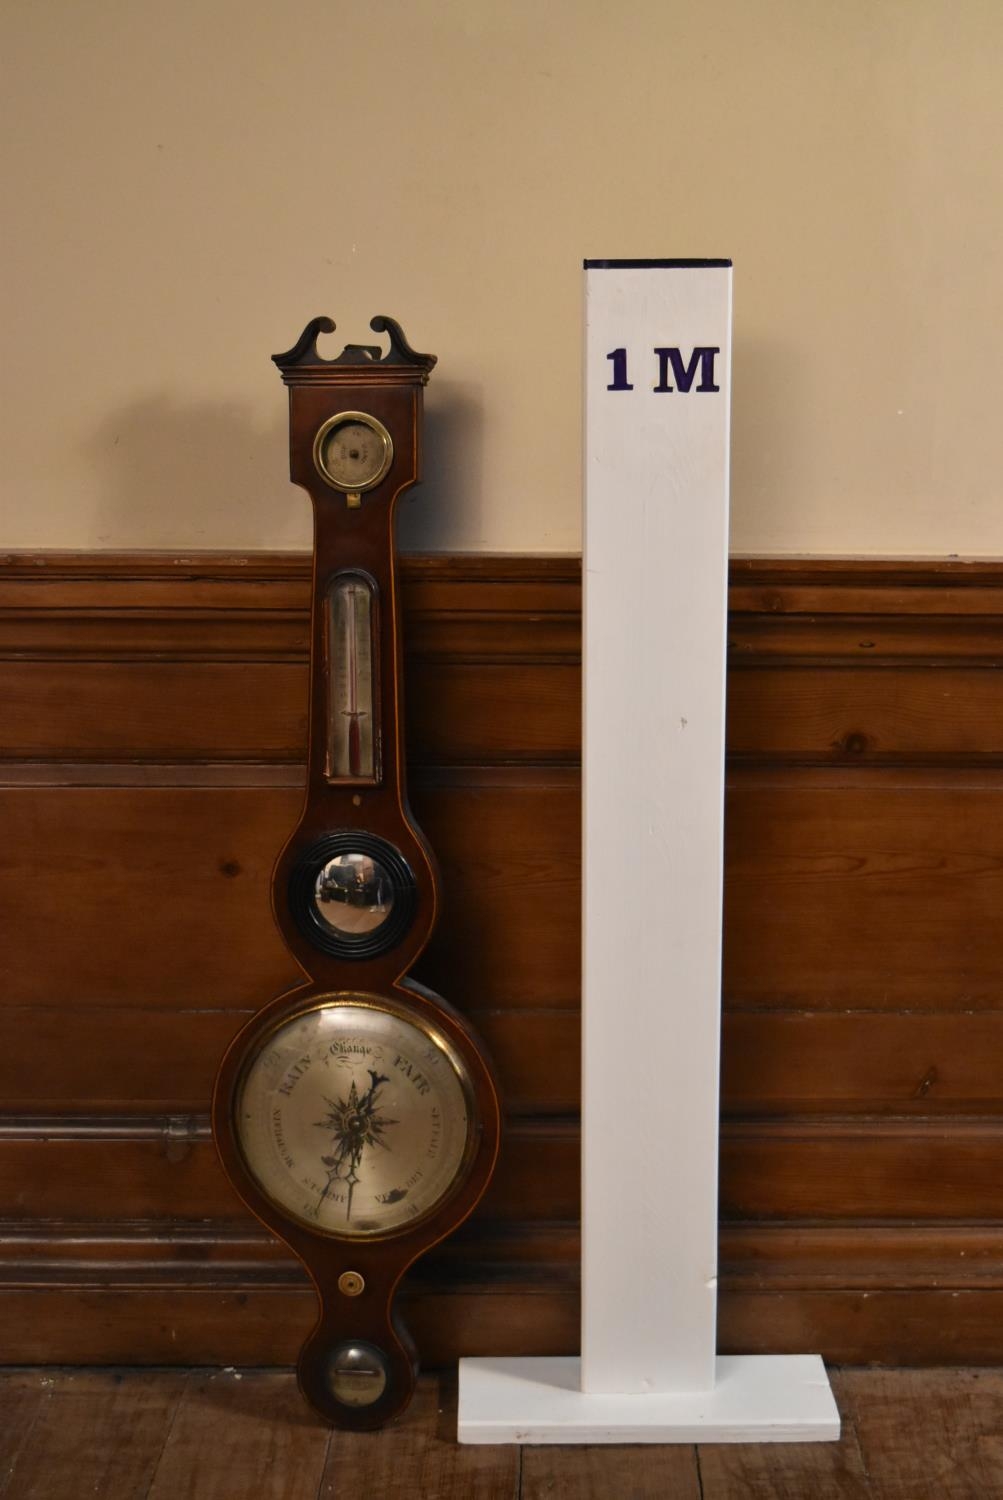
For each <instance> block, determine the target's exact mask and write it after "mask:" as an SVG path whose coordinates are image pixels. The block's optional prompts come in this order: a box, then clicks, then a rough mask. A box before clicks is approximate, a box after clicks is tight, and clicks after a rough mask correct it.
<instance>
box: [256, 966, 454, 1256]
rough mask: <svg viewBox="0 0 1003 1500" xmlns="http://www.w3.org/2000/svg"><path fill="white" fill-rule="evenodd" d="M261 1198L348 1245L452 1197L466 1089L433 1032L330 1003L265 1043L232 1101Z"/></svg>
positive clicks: (375, 1008) (351, 1004)
mask: <svg viewBox="0 0 1003 1500" xmlns="http://www.w3.org/2000/svg"><path fill="white" fill-rule="evenodd" d="M236 1113H237V1130H238V1134H239V1137H240V1144H241V1150H242V1152H243V1154H244V1159H245V1161H246V1163H247V1167H248V1170H249V1171H250V1172H251V1174H252V1176H253V1177H254V1178H255V1180H256V1181H257V1183H258V1185H259V1186H260V1188H261V1190H262V1192H264V1193H265V1194H266V1195H267V1196H268V1198H270V1199H271V1201H272V1202H273V1203H275V1204H276V1205H277V1206H278V1207H279V1208H282V1209H284V1210H285V1211H286V1212H287V1213H288V1214H290V1215H291V1216H292V1217H294V1218H296V1219H298V1220H300V1222H301V1223H303V1224H307V1225H310V1226H311V1227H315V1228H317V1229H319V1230H322V1231H323V1232H325V1233H327V1234H335V1235H341V1236H343V1237H345V1238H347V1239H365V1238H367V1237H369V1236H373V1235H385V1234H393V1233H395V1232H397V1231H398V1230H400V1229H402V1228H406V1227H407V1226H409V1225H411V1224H413V1223H414V1222H415V1220H417V1219H421V1218H424V1217H425V1216H426V1215H428V1214H429V1213H430V1212H431V1211H432V1210H433V1209H434V1208H435V1207H436V1206H437V1204H439V1203H440V1202H441V1200H442V1199H443V1198H444V1197H445V1196H446V1195H447V1194H448V1193H451V1192H453V1191H454V1190H455V1189H456V1187H457V1186H458V1184H459V1182H460V1181H461V1179H462V1175H463V1170H464V1166H465V1164H466V1162H467V1160H468V1158H469V1156H470V1147H471V1144H472V1139H473V1138H472V1135H471V1085H470V1079H469V1075H468V1073H467V1070H466V1068H465V1066H464V1064H463V1062H462V1060H461V1058H460V1057H459V1056H458V1054H457V1053H455V1052H454V1051H453V1050H452V1049H451V1048H450V1047H449V1045H448V1044H447V1043H446V1042H445V1040H444V1039H443V1038H442V1037H441V1036H439V1035H438V1034H437V1033H436V1032H435V1030H434V1029H433V1028H432V1027H431V1026H426V1025H423V1024H421V1023H420V1022H418V1021H417V1020H416V1019H412V1018H409V1017H407V1016H406V1015H404V1014H403V1013H399V1012H396V1011H394V1010H392V1009H390V1008H389V1007H388V1006H387V1005H386V1003H385V1002H381V1001H380V999H379V997H368V996H364V995H336V996H331V998H330V999H329V1000H326V1001H324V1002H323V1003H322V1004H319V1005H313V1006H311V1008H310V1009H309V1010H306V1011H304V1012H303V1013H302V1014H301V1015H297V1016H292V1017H290V1018H289V1019H288V1020H286V1021H284V1022H282V1023H281V1024H280V1025H279V1026H277V1027H276V1029H275V1031H274V1032H273V1033H272V1034H271V1035H270V1036H268V1037H267V1038H265V1039H264V1041H263V1042H262V1043H261V1045H260V1048H259V1050H258V1051H257V1053H256V1055H254V1056H253V1057H252V1058H251V1059H250V1060H249V1063H248V1066H247V1069H246V1072H245V1074H244V1076H243V1078H242V1080H241V1083H240V1086H239V1091H238V1094H237V1106H236Z"/></svg>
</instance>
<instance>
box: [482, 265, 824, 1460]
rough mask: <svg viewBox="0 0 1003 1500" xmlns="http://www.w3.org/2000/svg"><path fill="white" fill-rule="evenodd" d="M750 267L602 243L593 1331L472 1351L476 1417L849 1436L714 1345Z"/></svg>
mask: <svg viewBox="0 0 1003 1500" xmlns="http://www.w3.org/2000/svg"><path fill="white" fill-rule="evenodd" d="M731 281H732V272H731V263H730V262H729V261H697V260H658V261H641V260H636V261H633V260H632V261H626V260H617V261H586V262H585V297H586V319H585V500H584V545H583V577H584V684H585V709H584V726H583V826H584V838H583V880H584V894H583V910H582V916H583V995H582V1011H583V1017H582V1021H583V1066H582V1195H583V1204H582V1353H581V1358H580V1359H578V1358H573V1357H554V1358H524V1359H521V1358H497V1359H492V1358H478V1359H465V1360H462V1361H461V1363H460V1403H459V1438H460V1441H461V1442H471V1443H492V1442H494V1443H497V1442H525V1443H572V1442H583V1443H598V1442H613V1443H623V1442H728V1441H735V1442H738V1441H745V1442H748V1441H778V1440H798V1441H807V1440H811V1439H817V1440H824V1439H834V1438H837V1437H838V1436H839V1416H838V1412H837V1410H836V1405H835V1402H834V1400H833V1397H832V1392H831V1390H830V1387H829V1382H828V1379H827V1377H826V1374H825V1367H824V1365H823V1363H822V1360H821V1358H820V1357H819V1356H818V1355H765V1356H763V1355H760V1356H724V1357H718V1355H717V1352H716V1310H717V1177H718V1078H719V1071H720V1011H721V896H722V863H723V852H722V851H723V841H722V834H723V796H724V688H725V637H726V627H727V567H728V466H729V413H730V402H731Z"/></svg>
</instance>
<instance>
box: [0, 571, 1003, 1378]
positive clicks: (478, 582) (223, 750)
mask: <svg viewBox="0 0 1003 1500" xmlns="http://www.w3.org/2000/svg"><path fill="white" fill-rule="evenodd" d="M403 586H404V604H405V610H406V613H407V617H408V642H409V654H408V681H407V687H408V703H409V716H410V723H411V747H412V759H413V761H414V765H415V771H414V776H413V797H414V802H415V806H416V811H417V812H418V814H419V816H420V818H421V820H422V822H423V824H425V826H427V829H428V831H429V835H430V837H431V838H432V839H433V841H434V842H435V844H436V846H437V848H438V849H439V851H440V854H441V856H442V863H443V867H444V875H445V888H446V909H445V911H444V914H443V922H442V927H441V929H440V933H439V935H438V937H437V938H436V940H435V941H434V942H433V945H432V946H431V948H430V949H429V951H428V953H427V954H426V955H425V956H424V957H423V960H422V970H421V972H422V974H423V976H424V977H426V978H427V979H428V980H429V981H430V982H432V983H434V984H435V985H436V986H437V987H438V988H441V990H442V991H443V993H445V994H447V995H449V996H450V997H451V998H452V999H454V1000H455V1002H456V1003H458V1004H459V1005H461V1007H463V1008H464V1009H465V1010H467V1011H468V1012H469V1013H470V1014H471V1015H472V1016H473V1017H474V1019H475V1022H476V1024H477V1025H478V1026H479V1027H480V1028H481V1030H482V1031H483V1032H484V1034H485V1036H486V1037H487V1039H488V1041H489V1044H490V1045H491V1047H492V1050H493V1051H494V1053H495V1056H496V1058H497V1061H498V1064H499V1068H500V1072H501V1076H502V1081H503V1087H504V1091H505V1095H506V1102H507V1106H508V1110H509V1113H510V1115H511V1117H512V1119H513V1126H512V1129H511V1131H510V1136H509V1143H508V1146H507V1149H506V1160H505V1165H504V1166H503V1170H502V1175H501V1176H500V1178H499V1183H498V1187H497V1190H496V1193H495V1194H494V1195H493V1196H492V1197H491V1198H490V1199H489V1200H488V1201H487V1202H486V1203H485V1205H484V1206H483V1208H482V1211H481V1213H480V1214H479V1215H478V1217H477V1219H476V1220H475V1221H473V1222H472V1223H471V1224H470V1225H469V1226H468V1228H467V1229H466V1230H465V1231H464V1232H463V1233H462V1234H461V1236H460V1237H459V1238H458V1239H457V1241H455V1242H454V1243H453V1244H452V1245H450V1246H449V1247H444V1248H443V1250H442V1251H440V1252H439V1254H438V1255H437V1256H435V1257H433V1258H432V1260H430V1262H429V1266H428V1269H427V1274H426V1275H425V1276H424V1278H421V1277H418V1278H415V1280H414V1282H413V1285H412V1287H411V1291H410V1294H409V1295H410V1298H411V1303H412V1306H411V1310H410V1312H409V1318H410V1320H411V1322H412V1324H413V1325H414V1326H415V1327H416V1329H418V1331H419V1333H420V1335H421V1338H422V1343H423V1345H424V1346H425V1347H426V1348H428V1349H429V1350H430V1351H431V1352H432V1354H433V1357H435V1358H438V1357H441V1358H450V1357H452V1356H454V1355H455V1354H456V1353H457V1352H458V1351H459V1350H461V1349H468V1350H473V1349H477V1350H478V1351H479V1352H483V1350H484V1349H496V1350H497V1351H498V1352H519V1351H520V1350H523V1351H525V1352H534V1353H555V1352H561V1351H564V1350H570V1349H572V1348H574V1347H575V1344H576V1340H577V1287H576V1257H577V1229H576V1224H575V1213H576V1202H577V1197H576V1194H577V1125H576V1121H575V1112H576V1110H577V1106H578V1077H577V1049H578V1016H577V1006H578V985H579V973H578V926H577V922H578V881H579V868H578V774H577V760H578V755H579V692H578V656H579V650H580V608H579V607H580V583H579V572H578V565H577V562H576V560H575V559H564V558H545V559H531V558H504V559H498V558H481V557H471V558H462V559H460V558H448V557H443V558H438V557H437V558H423V559H408V560H407V561H406V563H405V568H404V580H403ZM308 597H309V585H308V577H307V566H306V559H304V558H300V557H296V556H288V555H283V554H280V555H273V556H267V555H263V556H260V557H252V558H227V557H222V556H211V555H207V556H201V557H200V556H198V555H195V556H190V557H187V558H176V557H173V556H155V555H149V556H129V555H107V556H100V555H96V556H93V557H83V556H74V555H67V556H63V557H60V556H58V555H52V554H50V555H48V556H45V557H42V558H31V557H27V556H13V557H9V558H7V559H6V560H4V561H2V562H0V693H2V694H3V701H4V705H5V714H4V719H3V728H2V730H0V829H2V831H3V838H2V840H0V909H2V912H3V920H4V926H5V932H6V933H7V938H6V942H5V947H4V949H3V952H2V956H0V961H2V972H3V978H4V984H3V985H2V986H0V1194H2V1205H0V1313H2V1316H3V1318H4V1324H5V1340H4V1349H5V1356H4V1357H6V1358H9V1359H23V1360H32V1359H46V1358H48V1359H65V1360H69V1361H73V1360H84V1361H86V1360H91V1359H97V1360H100V1359H110V1360H132V1361H135V1360H140V1361H143V1360H151V1361H154V1362H158V1361H163V1362H167V1363H170V1362H175V1361H176V1362H181V1363H183V1362H185V1361H186V1360H192V1359H194V1360H199V1359H203V1358H204V1359H208V1360H211V1361H219V1362H223V1363H232V1362H234V1360H239V1359H245V1360H248V1361H250V1362H254V1361H257V1360H269V1359H278V1360H280V1361H288V1360H289V1359H290V1358H291V1357H292V1355H293V1352H294V1350H295V1348H296V1347H297V1345H298V1343H299V1341H300V1339H301V1337H302V1334H303V1332H305V1331H306V1329H307V1328H308V1326H309V1323H310V1321H311V1320H312V1315H313V1304H312V1294H311V1293H310V1290H309V1288H308V1286H307V1285H306V1283H305V1282H304V1280H303V1278H302V1273H301V1272H300V1271H299V1269H298V1267H297V1266H296V1265H295V1263H293V1262H290V1261H289V1260H288V1259H285V1258H284V1256H283V1252H282V1251H281V1248H280V1247H278V1248H277V1247H276V1246H275V1245H274V1244H273V1243H272V1242H270V1241H269V1240H268V1239H267V1238H266V1237H264V1236H263V1235H262V1234H261V1233H260V1231H259V1230H258V1229H257V1228H256V1226H254V1225H253V1224H251V1223H250V1221H248V1220H246V1219H242V1218H241V1217H240V1210H239V1207H238V1206H236V1205H235V1204H234V1202H233V1201H232V1199H231V1198H230V1197H229V1195H228V1193H227V1189H226V1187H225V1184H224V1183H223V1182H222V1179H221V1177H220V1175H219V1172H218V1169H217V1168H216V1165H215V1163H214V1161H213V1159H212V1152H211V1146H210V1144H209V1142H208V1137H207V1133H206V1125H205V1109H206V1105H207V1102H208V1090H209V1086H210V1081H211V1076H212V1073H213V1071H214V1068H215V1063H216V1060H217V1058H218V1056H219V1053H220V1051H221V1049H222V1047H223V1046H224V1045H225V1042H226V1040H227V1038H228V1037H229V1035H231V1034H232V1032H233V1031H234V1030H235V1029H236V1028H237V1026H239V1024H240V1023H241V1020H242V1018H243V1016H244V1015H246V1013H247V1011H248V1010H249V1009H250V1008H251V1007H253V1006H254V1005H256V1004H258V1003H260V1002H261V1001H262V999H263V998H264V997H266V996H268V995H271V994H273V993H275V992H277V990H279V989H281V988H284V987H286V986H287V985H288V984H290V983H291V982H293V980H294V979H295V967H294V966H292V965H291V960H289V958H288V956H287V955H286V954H285V951H284V949H283V948H282V945H281V943H280V942H279V940H278V938H277V936H276V935H275V933H274V931H273V929H272V925H271V919H270V915H269V912H268V897H267V881H268V874H269V871H270V868H271V862H272V859H273V858H274V855H275V852H276V850H277V848H278V847H279V845H280V843H281V841H282V839H283V837H284V836H285V833H286V832H287V831H288V829H289V827H290V826H291V825H292V822H293V821H294V820H295V816H296V812H297V809H298V805H299V798H300V795H301V790H300V789H301V786H302V768H301V764H300V761H301V756H302V734H303V728H302V726H303V717H304V708H305V705H304V704H303V702H302V697H301V695H302V691H303V686H302V685H304V684H305V651H306V642H307V637H308V622H307V618H306V609H307V601H308ZM1001 603H1003V566H999V565H996V566H994V565H992V564H976V565H970V564H960V563H956V564H937V563H914V564H910V563H889V562H884V561H882V560H869V561H863V562H827V563H819V562H805V561H803V560H773V561H769V560H736V561H735V562H734V563H733V567H732V586H731V606H732V612H731V621H730V638H731V670H730V677H729V757H730V774H729V804H728V806H729V821H728V830H727V841H728V850H727V852H728V876H727V893H726V901H727V905H726V1004H727V1013H726V1016H725V1028H724V1036H725V1041H724V1059H723V1065H724V1111H725V1117H726V1118H725V1127H724V1139H723V1160H722V1207H723V1211H724V1221H723V1223H722V1247H721V1254H722V1268H721V1270H722V1302H721V1319H720V1324H721V1340H722V1347H725V1348H733V1349H736V1350H745V1351H755V1350H767V1349H771V1348H775V1349H787V1350H796V1349H798V1348H806V1347H812V1348H821V1349H823V1350H824V1351H825V1352H826V1354H828V1355H829V1356H830V1357H832V1358H838V1359H850V1360H853V1359H868V1360H875V1359H877V1360H888V1361H894V1360H902V1359H913V1360H920V1361H922V1360H937V1359H945V1358H950V1359H958V1358H962V1359H971V1360H973V1361H980V1360H981V1361H991V1360H994V1359H997V1360H998V1359H1000V1358H1003V1333H1001V1332H1000V1330H1001V1328H1003V1319H1001V1318H1000V1310H1001V1307H1003V1303H1001V1301H1000V1298H1001V1297H1003V1264H1001V1256H1000V1252H999V1244H1000V1243H1001V1235H1000V1230H1001V1229H1003V1204H1001V1202H1000V1190H999V1187H998V1185H997V1184H998V1178H999V1170H998V1168H999V1161H1000V1159H1001V1156H1003V1140H1001V1138H1000V1135H999V1132H1000V1129H1001V1123H1000V1122H1001V1117H1003V1108H1001V1105H1003V1088H1001V1086H1000V1083H999V1079H1000V1077H1003V1070H1001V1067H1000V1062H1001V1056H1003V1051H1001V1049H1003V1033H1001V1025H1003V1021H1001V1017H1003V1006H1001V1004H1000V999H999V997H1000V985H999V980H998V972H999V965H998V959H997V954H996V944H995V938H994V934H995V913H996V910H997V908H998V905H999V902H998V899H997V898H998V895H999V891H998V887H999V884H1000V878H1001V877H1000V870H1001V867H1003V865H1001V859H1000V856H999V853H998V851H999V848H1000V847H1003V845H1001V840H1000V837H999V834H1000V816H1001V814H1000V810H999V803H1000V797H999V793H1000V790H1001V789H1003V781H1001V779H1000V776H1001V770H1003V759H1001V753H1000V752H1001V745H1000V739H999V731H998V723H997V721H998V718H999V715H998V712H997V709H998V707H999V706H1000V688H999V681H1000V678H999V668H1000V666H1001V665H1003V628H1001V620H1003V609H1001ZM483 849H487V851H488V855H487V857H486V858H482V857H481V851H482V850H483ZM56 922H58V923H59V926H58V929H57V928H56V926H55V923H56ZM221 934H225V938H223V939H221ZM54 935H56V937H54ZM56 938H57V939H58V940H56ZM151 949H152V951H153V952H154V954H155V955H156V960H157V961H156V966H155V969H154V971H153V973H154V977H153V980H152V981H151V980H150V979H149V966H148V964H147V963H146V962H144V964H143V965H142V969H143V973H144V975H145V976H146V977H145V980H144V982H140V967H139V965H138V957H137V955H138V953H139V952H140V951H141V950H142V951H143V953H144V957H145V956H146V955H148V954H149V951H150V950H151ZM653 1170H657V1161H656V1162H655V1164H654V1166H653Z"/></svg>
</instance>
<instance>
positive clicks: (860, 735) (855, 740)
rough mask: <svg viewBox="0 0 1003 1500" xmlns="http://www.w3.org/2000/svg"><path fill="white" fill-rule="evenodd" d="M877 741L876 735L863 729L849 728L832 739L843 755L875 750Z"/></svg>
mask: <svg viewBox="0 0 1003 1500" xmlns="http://www.w3.org/2000/svg"><path fill="white" fill-rule="evenodd" d="M876 743H877V742H876V740H875V738H874V736H873V735H870V734H865V733H864V731H863V730H862V729H848V730H847V731H846V733H845V734H841V735H838V736H837V737H836V739H834V740H833V741H832V747H833V749H834V750H838V751H839V753H840V754H841V755H847V756H859V755H866V754H867V752H868V750H873V748H874V746H875V744H876Z"/></svg>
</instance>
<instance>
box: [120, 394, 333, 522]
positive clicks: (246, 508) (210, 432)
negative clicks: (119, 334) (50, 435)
mask: <svg viewBox="0 0 1003 1500" xmlns="http://www.w3.org/2000/svg"><path fill="white" fill-rule="evenodd" d="M283 396H284V392H277V393H276V402H275V408H276V409H275V419H274V422H273V423H271V424H270V425H269V426H268V427H266V428H262V427H261V426H260V425H258V424H256V423H255V422H254V421H253V420H252V418H251V417H250V415H249V412H248V409H247V407H246V406H243V405H242V404H241V403H239V402H237V401H216V402H203V403H201V404H194V403H187V404H184V403H179V402H176V401H172V400H171V398H170V397H168V396H152V395H151V396H147V397H145V398H144V399H142V400H139V401H136V402H134V403H132V404H131V405H130V406H127V407H125V408H124V409H123V410H122V411H120V412H119V413H117V415H114V416H112V417H109V418H108V420H107V421H106V422H104V423H103V424H102V425H101V427H100V428H99V429H98V431H97V432H96V433H95V436H94V441H93V445H92V450H91V462H92V463H93V464H94V465H95V467H97V468H98V469H99V470H100V472H101V474H102V477H103V479H104V483H103V485H102V493H103V496H104V498H103V499H102V500H101V501H100V503H99V504H98V505H97V507H96V508H95V514H94V520H93V538H92V545H93V546H95V547H139V548H159V547H164V548H179V547H180V548H185V547H191V548H192V549H196V548H201V547H207V548H222V549H230V548H233V549H234V550H247V549H249V548H253V547H266V548H267V547H291V548H297V547H309V546H310V535H311V528H310V506H309V502H308V501H307V499H306V496H305V495H302V494H301V492H299V491H294V490H293V489H292V488H291V487H290V484H289V468H288V456H287V449H286V422H285V410H286V408H285V401H284V400H283V399H282V398H283Z"/></svg>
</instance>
